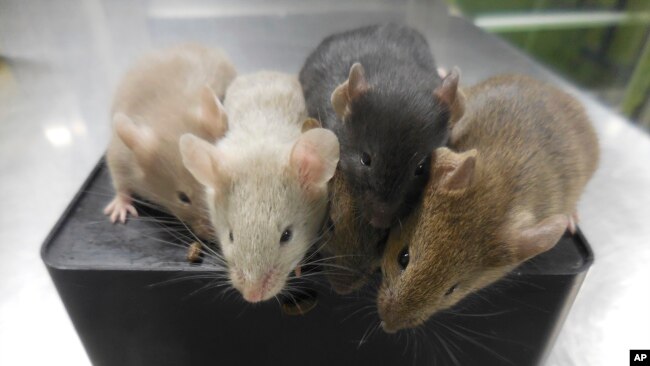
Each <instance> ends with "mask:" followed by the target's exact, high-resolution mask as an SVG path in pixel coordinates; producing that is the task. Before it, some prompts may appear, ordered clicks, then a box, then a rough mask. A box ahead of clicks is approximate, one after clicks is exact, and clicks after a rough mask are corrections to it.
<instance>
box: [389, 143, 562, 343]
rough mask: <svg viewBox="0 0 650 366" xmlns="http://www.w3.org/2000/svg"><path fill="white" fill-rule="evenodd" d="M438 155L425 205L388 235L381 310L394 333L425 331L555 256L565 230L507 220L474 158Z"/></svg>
mask: <svg viewBox="0 0 650 366" xmlns="http://www.w3.org/2000/svg"><path fill="white" fill-rule="evenodd" d="M434 155H435V156H434V162H433V164H432V171H431V174H432V176H431V182H430V183H429V184H428V185H427V188H426V190H425V193H424V197H423V199H424V201H423V204H422V206H421V207H420V208H418V209H417V210H416V211H415V212H414V213H413V215H412V216H410V217H409V218H408V219H407V220H406V222H405V223H404V225H403V227H402V228H401V229H394V230H393V231H392V232H391V234H390V236H389V239H388V243H387V245H386V249H385V252H384V257H383V259H382V273H383V280H382V284H381V288H380V290H379V292H378V297H377V307H378V312H379V316H380V317H381V319H382V321H383V323H382V324H383V327H384V330H385V331H387V332H390V333H392V332H395V331H397V330H399V329H403V328H412V327H416V326H418V325H420V324H422V323H424V322H425V321H426V320H427V319H428V318H429V317H430V316H432V315H433V314H435V313H436V312H438V311H441V310H444V309H447V308H449V307H451V306H453V305H455V304H456V303H457V302H458V301H460V300H461V299H463V298H465V297H466V296H467V295H468V294H470V293H471V292H473V291H476V290H478V289H481V288H483V287H485V286H487V285H489V284H490V283H492V282H494V281H496V280H497V279H499V278H501V277H502V276H504V275H505V274H506V273H507V272H509V271H510V270H512V269H513V268H514V267H515V266H517V265H518V264H520V263H521V262H523V261H525V260H526V259H528V258H531V257H533V256H535V255H537V254H539V253H541V252H543V251H546V250H548V249H550V248H551V247H553V246H554V245H555V244H556V243H557V241H558V240H559V239H560V237H561V236H562V233H563V232H564V230H565V228H566V225H567V223H568V218H567V217H566V216H565V215H556V216H552V217H550V218H548V219H546V220H542V221H541V222H535V220H531V219H532V217H528V219H527V220H524V221H522V220H514V221H513V220H510V219H507V217H510V216H512V215H511V213H509V212H506V210H507V205H495V204H494V200H492V202H490V201H489V200H488V199H486V196H487V195H489V194H490V193H489V192H485V191H484V189H482V188H484V186H485V184H483V182H482V181H481V179H478V178H477V176H476V175H477V173H478V172H475V170H476V165H477V158H478V157H477V153H476V150H471V151H467V152H463V153H454V152H451V151H450V150H448V149H447V148H439V149H437V151H436V153H435V154H434ZM515 216H518V217H521V216H522V215H515ZM524 216H525V215H524Z"/></svg>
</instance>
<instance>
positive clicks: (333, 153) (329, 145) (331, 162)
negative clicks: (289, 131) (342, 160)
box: [289, 128, 339, 194]
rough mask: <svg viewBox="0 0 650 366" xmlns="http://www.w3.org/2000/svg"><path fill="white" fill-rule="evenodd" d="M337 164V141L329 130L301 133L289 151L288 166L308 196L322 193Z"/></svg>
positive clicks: (321, 129) (311, 130) (312, 130)
mask: <svg viewBox="0 0 650 366" xmlns="http://www.w3.org/2000/svg"><path fill="white" fill-rule="evenodd" d="M338 162H339V140H338V139H337V138H336V135H334V133H333V132H332V131H330V130H326V129H324V128H313V129H310V130H308V131H307V132H305V133H303V134H302V135H301V136H300V138H299V139H298V141H297V142H296V144H295V145H294V146H293V149H292V150H291V156H290V162H289V164H290V166H291V168H292V169H293V171H294V172H295V173H296V174H297V177H298V180H299V181H300V185H301V186H302V187H303V189H305V190H306V191H307V192H309V193H310V194H317V193H319V192H324V191H325V190H326V188H327V182H328V181H329V180H330V179H331V178H332V176H333V175H334V172H335V171H336V165H337V164H338Z"/></svg>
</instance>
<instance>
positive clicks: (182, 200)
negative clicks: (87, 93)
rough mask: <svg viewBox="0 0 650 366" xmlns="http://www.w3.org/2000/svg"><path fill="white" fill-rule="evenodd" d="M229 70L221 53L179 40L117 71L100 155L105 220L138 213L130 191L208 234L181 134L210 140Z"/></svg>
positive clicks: (217, 130) (216, 132)
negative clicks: (107, 177) (109, 187)
mask: <svg viewBox="0 0 650 366" xmlns="http://www.w3.org/2000/svg"><path fill="white" fill-rule="evenodd" d="M236 73H237V72H236V69H235V67H234V66H233V64H232V62H231V61H230V60H229V58H228V56H227V55H226V54H225V52H223V51H221V50H219V49H212V48H206V47H203V46H200V45H196V44H183V45H177V46H173V47H170V48H167V49H162V50H157V51H153V52H151V53H149V54H147V55H145V56H143V57H142V58H141V59H140V60H139V61H137V62H136V63H135V65H134V66H132V67H131V68H130V69H129V70H128V71H127V72H126V74H125V75H124V77H123V78H122V80H121V82H120V83H119V85H118V87H117V92H116V94H115V97H114V102H113V106H112V136H111V140H110V143H109V146H108V150H107V152H106V162H107V165H108V168H109V171H110V174H111V178H112V183H113V187H114V188H115V197H114V198H113V199H112V200H111V202H110V203H109V204H108V205H107V206H106V207H105V209H104V213H105V214H106V215H108V216H109V218H110V221H111V222H113V223H115V222H118V221H119V222H121V223H125V222H126V220H127V216H128V215H129V214H130V215H132V216H138V212H137V209H136V208H135V206H134V196H137V197H139V198H142V199H145V200H147V201H150V202H152V203H154V204H156V205H160V206H161V207H162V208H163V209H165V210H166V211H168V212H170V213H171V214H173V215H174V216H176V217H177V218H178V219H180V220H181V221H182V222H183V223H185V224H186V225H188V226H189V227H190V228H191V229H192V231H193V232H194V233H195V234H196V235H199V236H200V237H204V238H205V237H209V236H210V235H211V230H210V224H209V219H208V215H207V208H206V207H205V206H204V203H203V201H204V199H203V191H204V190H203V186H202V185H201V184H200V183H199V182H198V181H197V180H196V179H195V178H194V177H193V176H192V174H190V172H189V171H188V170H187V169H186V168H185V167H184V165H183V162H182V158H181V152H180V149H179V146H178V141H179V139H180V137H181V136H182V135H183V134H185V133H192V134H194V135H195V136H198V137H200V138H202V139H205V140H206V141H216V140H217V139H219V138H220V137H221V136H222V135H223V134H224V132H225V131H224V130H223V129H222V126H221V125H220V124H218V123H215V122H217V121H218V118H219V115H218V113H219V110H220V109H219V108H220V107H219V106H220V105H221V102H220V99H222V98H223V97H224V95H225V92H226V88H227V86H228V85H229V84H230V82H231V81H232V80H233V79H234V78H235V75H236Z"/></svg>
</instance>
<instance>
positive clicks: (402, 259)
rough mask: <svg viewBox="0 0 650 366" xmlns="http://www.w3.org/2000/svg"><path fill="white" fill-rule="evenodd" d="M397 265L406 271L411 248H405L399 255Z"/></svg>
mask: <svg viewBox="0 0 650 366" xmlns="http://www.w3.org/2000/svg"><path fill="white" fill-rule="evenodd" d="M397 263H398V264H399V266H400V267H402V270H405V269H406V266H408V265H409V248H408V247H405V248H404V249H402V251H401V252H400V253H399V255H398V256H397Z"/></svg>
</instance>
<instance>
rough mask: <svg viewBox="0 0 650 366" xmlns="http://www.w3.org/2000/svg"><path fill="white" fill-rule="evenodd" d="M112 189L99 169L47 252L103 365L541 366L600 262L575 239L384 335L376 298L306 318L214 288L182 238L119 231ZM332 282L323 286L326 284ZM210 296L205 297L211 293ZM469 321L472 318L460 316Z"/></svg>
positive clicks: (148, 225) (153, 229) (328, 299)
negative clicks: (110, 215)
mask: <svg viewBox="0 0 650 366" xmlns="http://www.w3.org/2000/svg"><path fill="white" fill-rule="evenodd" d="M112 195H113V189H112V187H111V184H110V179H109V175H108V171H107V169H106V167H105V166H104V164H103V163H100V164H98V166H97V168H96V169H95V171H94V172H93V173H92V174H91V176H90V177H89V178H88V180H87V181H86V183H85V184H84V186H83V187H82V189H81V190H80V191H79V193H78V195H77V197H76V198H75V199H74V200H73V202H72V203H71V204H70V206H69V207H68V209H67V211H66V212H65V214H64V215H63V217H62V218H61V219H60V221H59V223H58V224H57V225H56V227H55V228H54V230H53V231H52V233H51V234H50V236H49V237H48V239H47V240H46V242H45V243H44V244H43V248H42V253H41V255H42V258H43V261H44V262H45V264H46V266H47V268H48V270H49V273H50V275H51V276H52V279H53V280H54V283H55V285H56V287H57V289H58V292H59V294H60V295H61V298H62V300H63V302H64V304H65V306H66V308H67V310H68V313H69V314H70V317H71V318H72V321H73V323H74V325H75V327H76V330H77V332H78V333H79V336H80V337H81V340H82V342H83V344H84V346H85V348H86V351H87V352H88V355H89V357H90V359H91V361H92V362H93V364H94V365H120V366H127V365H138V366H142V365H157V366H162V365H208V364H210V365H283V366H291V365H300V366H304V365H373V366H376V365H430V364H438V365H463V366H468V365H482V366H486V365H515V366H525V365H536V364H539V363H541V362H542V361H543V359H544V358H545V356H546V355H547V353H548V351H549V350H550V347H551V346H552V344H553V341H554V339H555V336H556V335H557V333H558V331H559V329H560V327H561V325H562V323H563V321H564V318H565V316H566V314H567V312H568V310H569V309H570V307H571V304H572V303H573V300H574V297H575V295H576V293H577V291H578V289H579V288H580V285H581V283H582V281H583V279H584V277H585V274H586V272H587V269H588V268H589V266H590V265H591V263H592V261H593V255H592V253H591V250H590V248H589V246H588V245H587V243H586V241H585V239H584V237H582V235H581V234H580V233H578V234H577V235H575V236H569V235H566V236H565V237H563V238H562V240H561V242H560V243H559V244H558V245H557V246H556V247H555V248H554V249H553V250H551V251H549V252H547V253H545V254H543V255H540V256H538V257H536V258H534V259H532V260H530V261H528V262H526V263H524V264H523V265H522V266H521V267H519V268H518V269H517V270H515V271H514V272H512V273H511V274H510V275H508V276H507V277H506V278H504V279H503V280H501V281H499V282H497V283H495V284H494V285H492V286H490V287H488V288H487V289H485V290H483V291H481V292H480V293H478V294H474V295H471V296H469V297H468V298H467V299H466V300H464V301H462V302H461V303H460V304H458V307H456V308H454V309H452V311H453V312H454V314H451V313H445V314H439V315H436V316H435V318H434V321H429V322H428V323H427V325H426V326H425V327H422V328H419V329H417V330H412V331H403V332H399V333H398V334H397V335H388V334H385V333H383V331H382V330H381V329H378V327H377V326H378V318H377V315H376V312H375V307H374V299H373V298H372V295H371V292H370V291H367V290H364V291H361V294H356V295H352V296H345V297H342V296H338V295H336V294H334V293H333V292H331V291H329V290H327V288H326V286H317V287H315V288H316V289H317V290H318V305H317V306H316V307H315V308H314V310H312V311H311V312H309V313H307V314H305V315H303V316H289V315H286V314H284V313H283V312H282V311H281V310H280V307H279V306H278V303H277V302H275V301H269V302H266V303H263V304H259V305H250V304H246V303H245V302H244V301H243V300H242V299H241V297H240V296H239V295H238V294H237V293H235V292H234V291H229V293H227V294H225V295H224V291H223V290H221V289H209V288H205V287H206V285H207V286H208V287H209V286H210V285H211V284H213V283H214V282H208V281H211V280H209V279H204V278H192V277H202V276H204V275H210V274H211V272H210V271H209V268H206V267H205V266H202V265H193V264H190V263H187V262H186V260H185V255H186V249H184V248H183V247H182V246H177V245H173V244H170V243H168V242H171V243H175V242H176V243H178V240H177V239H176V238H175V237H176V234H175V232H174V231H172V230H171V229H169V228H164V227H161V226H160V225H159V224H155V223H154V222H151V221H150V220H146V219H145V220H132V221H130V222H128V223H127V225H121V224H117V225H111V224H110V223H109V221H108V219H107V218H106V217H105V216H104V215H103V214H102V209H103V207H104V206H105V205H106V204H107V203H108V202H109V201H110V199H111V198H112ZM323 283H324V282H323ZM202 289H203V290H202ZM461 314H462V315H461Z"/></svg>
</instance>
